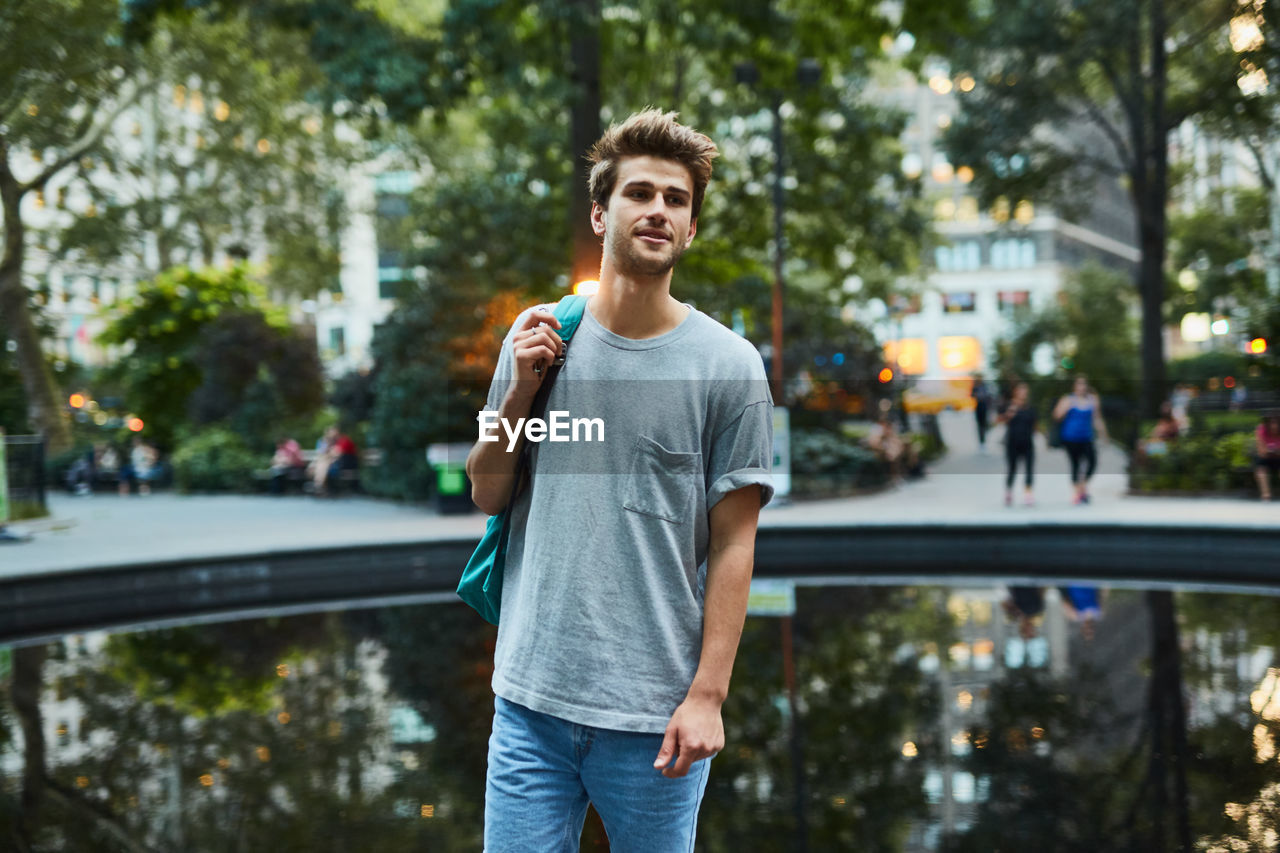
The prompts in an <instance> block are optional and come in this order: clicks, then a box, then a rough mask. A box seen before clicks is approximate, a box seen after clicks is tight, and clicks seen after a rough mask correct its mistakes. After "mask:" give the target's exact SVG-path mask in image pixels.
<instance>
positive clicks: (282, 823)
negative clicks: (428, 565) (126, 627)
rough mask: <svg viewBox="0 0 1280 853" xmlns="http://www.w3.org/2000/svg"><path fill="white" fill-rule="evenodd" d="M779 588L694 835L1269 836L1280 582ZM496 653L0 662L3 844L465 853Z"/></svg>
mask: <svg viewBox="0 0 1280 853" xmlns="http://www.w3.org/2000/svg"><path fill="white" fill-rule="evenodd" d="M1090 596H1096V603H1097V604H1098V605H1099V607H1100V611H1101V612H1100V616H1099V618H1096V619H1094V618H1090V617H1091V615H1092V614H1091V612H1090V608H1091V606H1092V604H1093V603H1094V602H1093V601H1092V600H1091V598H1090ZM1071 603H1074V604H1075V605H1076V607H1074V608H1073V607H1070V606H1069V605H1070V604H1071ZM796 605H797V606H796V612H795V615H794V617H792V619H791V620H790V621H789V623H788V622H787V621H786V620H784V619H781V618H775V617H757V616H752V617H750V618H749V619H748V621H747V625H746V629H745V632H744V635H743V640H742V647H741V650H740V652H739V656H738V661H737V666H736V669H735V673H734V681H733V687H732V690H731V692H730V697H729V700H728V702H727V703H726V704H725V707H724V717H725V727H726V734H727V738H728V743H727V746H726V748H725V750H724V751H723V752H722V753H721V754H720V755H719V756H717V757H716V759H715V760H714V761H713V764H712V775H711V781H710V783H709V786H708V791H707V796H706V800H705V803H704V805H703V808H702V813H701V820H700V830H699V838H698V844H697V849H698V850H704V851H734V853H741V851H775V850H776V851H790V850H813V851H832V850H851V851H892V850H904V851H926V850H945V851H997V850H1005V851H1026V850H1033V849H1042V850H1046V851H1048V850H1064V851H1067V850H1070V851H1076V850H1079V851H1104V850H1155V851H1161V850H1178V849H1182V847H1181V845H1183V844H1189V845H1190V846H1191V847H1193V848H1194V849H1200V850H1214V851H1218V850H1221V851H1237V850H1259V851H1261V850H1274V849H1276V844H1277V829H1278V828H1280V759H1278V758H1277V744H1280V656H1278V651H1280V599H1277V598H1271V597H1266V596H1246V595H1227V594H1214V593H1208V592H1190V591H1183V592H1172V593H1171V592H1168V591H1163V592H1146V591H1140V590H1131V589H1115V590H1092V591H1091V590H1089V589H1082V588H1070V589H1056V588H1055V589H1048V590H1040V591H1036V590H1030V589H1015V590H1013V592H1012V594H1011V592H1010V590H1009V589H1008V588H1006V587H1003V586H1000V585H998V584H996V583H994V582H993V583H992V584H991V585H989V586H984V585H981V584H978V585H971V586H966V587H963V588H961V587H952V586H942V585H938V586H896V587H895V586H865V585H860V584H859V582H858V581H857V580H856V579H847V580H846V581H843V582H833V583H832V584H830V585H825V586H821V587H802V588H800V589H799V590H797V595H796ZM1019 606H1021V608H1022V610H1019V609H1018V607H1019ZM1041 608H1043V609H1042V610H1041ZM787 632H790V639H791V640H792V642H791V643H790V648H791V650H792V661H791V662H790V663H791V664H792V666H793V667H794V673H795V680H794V684H795V690H794V695H790V694H789V691H788V689H787V686H786V680H785V678H784V671H785V668H786V664H787V663H788V662H787V661H786V660H784V648H785V647H786V646H787V643H784V641H783V639H784V633H787ZM493 640H494V629H492V628H491V627H489V626H488V625H486V624H484V623H483V622H481V621H480V620H479V619H478V618H477V617H476V616H475V615H474V614H473V613H472V612H471V611H470V610H468V609H467V608H466V607H464V606H462V605H460V604H429V605H401V606H382V607H379V608H377V609H355V608H352V609H338V610H331V611H327V612H317V613H311V614H305V615H297V616H289V617H277V618H269V619H251V620H243V621H235V622H221V623H205V624H195V625H188V626H181V627H165V628H157V629H154V630H137V631H131V632H123V631H122V632H115V633H92V634H85V635H76V636H71V637H67V638H64V639H63V640H62V641H60V642H57V643H52V644H48V645H44V646H30V647H26V648H21V649H16V650H12V651H11V652H10V654H9V655H7V656H3V657H0V672H3V671H4V670H6V669H7V670H8V672H7V673H5V674H4V676H3V677H4V679H5V680H6V681H7V683H8V688H9V689H7V690H5V691H3V692H2V693H0V849H4V850H9V849H13V850H22V849H30V850H40V851H55V850H57V851H62V850H66V851H115V850H121V851H126V850H181V851H233V850H245V851H259V850H268V851H276V850H278V851H286V850H288V851H292V850H297V851H329V850H332V851H392V850H443V851H451V850H478V849H479V848H480V841H479V839H480V828H481V820H482V805H483V791H484V772H485V750H486V740H487V737H488V731H489V722H490V718H491V715H492V694H491V692H490V690H489V678H490V675H491V667H492V652H493ZM6 661H7V663H8V665H7V666H6V665H5V663H6ZM793 709H794V711H793ZM583 848H584V849H587V850H593V849H607V842H606V841H605V840H604V838H603V833H602V831H601V830H600V827H599V825H598V822H597V821H596V820H595V819H589V820H588V823H587V827H586V829H585V831H584V841H583Z"/></svg>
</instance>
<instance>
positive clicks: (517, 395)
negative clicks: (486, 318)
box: [467, 110, 773, 853]
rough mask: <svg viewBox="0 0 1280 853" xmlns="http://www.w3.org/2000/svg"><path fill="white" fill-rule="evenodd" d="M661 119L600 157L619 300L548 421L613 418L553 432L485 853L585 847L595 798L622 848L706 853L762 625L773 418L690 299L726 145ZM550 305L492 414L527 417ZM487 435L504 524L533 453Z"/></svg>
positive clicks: (494, 763)
mask: <svg viewBox="0 0 1280 853" xmlns="http://www.w3.org/2000/svg"><path fill="white" fill-rule="evenodd" d="M675 119H676V116H675V114H674V113H666V114H664V113H662V112H661V111H658V110H649V111H646V112H642V113H638V114H636V115H633V116H631V117H630V118H629V119H627V120H626V121H625V122H623V123H622V124H621V125H615V126H614V127H611V128H610V129H609V131H608V132H607V133H605V135H604V136H603V137H602V138H601V139H600V140H599V142H597V143H596V145H595V147H594V148H593V149H592V152H591V156H590V159H591V162H592V164H593V168H592V171H591V179H590V192H591V198H592V210H591V222H592V226H593V227H594V229H595V232H596V234H597V235H599V236H600V237H601V238H602V239H603V241H604V258H603V263H602V265H601V270H600V289H599V291H598V292H597V293H596V295H595V296H593V297H592V298H591V299H590V301H589V302H588V303H587V310H586V311H585V312H584V314H583V319H582V322H581V324H580V326H579V327H578V330H577V332H576V333H575V335H574V337H573V340H572V342H571V345H570V349H571V352H570V353H569V354H568V357H567V359H566V361H565V364H564V367H563V368H562V369H561V373H560V376H559V378H558V379H557V380H556V382H555V384H554V385H553V387H552V391H551V396H550V400H549V403H548V406H547V410H548V412H552V411H557V410H558V411H567V412H569V413H570V414H571V415H573V416H574V417H578V416H584V417H589V418H599V419H601V420H602V421H603V424H604V430H603V440H602V441H600V442H598V443H585V442H579V443H573V442H567V443H565V442H561V443H554V442H550V441H543V442H540V443H538V444H536V445H535V446H534V448H533V457H532V466H533V472H534V473H533V477H532V480H531V481H530V486H529V487H528V488H527V489H525V490H524V491H523V492H522V493H520V495H519V497H518V499H517V501H516V504H515V506H514V509H513V518H512V521H513V527H512V531H513V532H512V535H511V539H510V543H509V545H508V552H507V562H506V570H505V573H504V585H503V594H502V620H501V624H500V626H499V629H498V644H497V648H496V650H495V653H494V676H493V689H494V693H495V694H496V697H497V698H496V699H495V715H494V722H493V734H492V736H491V738H490V741H489V768H488V780H487V785H486V791H485V849H486V850H489V851H495V853H497V852H498V851H501V853H508V851H538V853H545V851H562V850H563V851H571V850H577V848H578V838H579V836H580V834H581V831H582V824H583V819H584V817H585V815H586V810H587V803H588V801H590V802H591V803H593V804H594V805H595V807H596V811H597V812H598V813H599V814H600V816H601V818H602V820H603V822H604V825H605V830H606V832H607V833H608V835H609V840H610V845H611V848H612V849H613V850H615V851H646V853H662V851H668V850H669V851H677V850H679V851H687V850H689V849H691V848H692V844H693V837H694V831H695V828H696V822H697V813H698V806H699V804H700V802H701V799H702V794H703V791H704V790H705V788H706V783H707V773H708V765H709V763H710V758H711V756H713V755H714V754H715V753H716V752H718V751H719V750H720V749H721V747H723V745H724V727H723V724H722V721H721V716H720V707H721V704H722V703H723V702H724V699H725V696H726V694H727V692H728V689H729V676H730V672H731V670H732V668H733V660H734V656H735V655H736V654H737V647H738V640H739V637H740V635H741V632H742V624H743V620H744V618H745V615H746V603H747V592H748V588H749V585H750V580H751V569H752V562H753V559H754V552H755V534H756V524H757V520H758V517H759V512H760V507H761V506H762V505H763V504H765V503H766V502H768V500H769V498H770V497H771V496H772V494H773V487H772V484H771V480H770V477H769V466H770V463H771V462H772V458H773V450H772V410H773V402H772V399H771V398H770V396H769V389H768V383H767V380H766V377H765V373H764V365H763V363H762V362H761V360H760V356H759V354H758V353H757V352H756V351H755V348H754V347H752V346H751V344H749V343H748V342H747V341H745V340H743V339H742V338H741V337H739V336H738V335H736V334H734V333H733V332H731V331H729V330H728V329H726V328H725V327H724V326H722V325H720V324H719V323H717V322H716V321H714V320H712V319H711V318H710V317H708V316H706V315H705V314H703V313H702V312H700V311H697V310H695V309H693V308H692V307H691V306H689V305H685V304H682V303H680V302H679V301H677V300H676V299H674V298H673V297H672V296H671V293H670V289H671V277H672V271H673V270H674V268H675V265H676V262H677V261H678V260H679V258H680V255H681V254H682V253H683V252H684V251H685V250H686V249H687V248H688V247H689V245H690V244H691V243H692V242H693V237H694V234H695V233H696V232H697V224H698V212H699V210H700V209H701V206H702V199H703V194H704V192H705V190H706V186H707V182H708V181H709V180H710V177H711V161H712V159H713V158H714V157H715V156H716V154H717V151H716V147H715V145H714V143H712V142H711V140H710V139H708V138H707V137H705V136H703V135H702V134H700V133H697V132H695V131H693V130H691V129H690V128H687V127H684V126H682V125H680V124H678V123H677V122H676V120H675ZM558 327H559V323H558V321H556V319H555V317H554V316H553V315H552V313H551V311H550V310H549V309H548V308H547V307H546V306H542V307H539V308H535V309H531V310H529V311H526V312H525V313H524V314H522V315H521V316H520V317H519V318H518V319H517V320H516V323H515V325H514V326H513V327H512V330H511V332H510V333H509V334H508V336H507V339H506V341H505V342H504V344H503V348H502V353H501V355H500V358H499V362H498V367H497V370H496V371H495V375H494V379H493V384H492V386H491V388H490V392H489V399H488V404H487V405H488V409H489V410H490V411H493V410H496V411H497V412H498V415H499V417H500V418H501V419H503V420H505V421H506V422H507V423H510V424H515V423H516V422H517V420H518V419H519V418H522V417H526V416H528V413H529V409H530V405H531V403H532V400H533V397H534V394H535V393H536V392H537V389H538V386H539V384H540V383H541V380H542V369H543V367H544V366H545V365H547V364H549V363H550V361H551V360H552V359H553V358H554V357H555V356H556V355H557V353H558V352H559V351H560V348H561V341H560V337H559V335H557V334H556V329H557V328H558ZM517 450H518V445H517V446H516V447H515V449H514V450H509V449H508V442H506V441H505V440H504V441H500V442H492V443H488V442H486V443H477V444H476V446H475V448H474V449H473V450H472V452H471V455H470V456H469V458H468V460H467V472H468V474H469V475H470V477H471V480H472V482H473V490H472V494H473V498H474V500H475V502H476V504H477V505H478V506H479V507H480V508H481V509H483V510H484V511H485V512H488V513H490V514H496V513H498V512H500V511H501V510H502V509H503V507H504V506H506V502H507V499H508V496H509V495H510V490H511V488H512V481H513V479H514V468H515V460H516V451H517Z"/></svg>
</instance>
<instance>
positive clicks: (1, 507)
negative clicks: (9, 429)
mask: <svg viewBox="0 0 1280 853" xmlns="http://www.w3.org/2000/svg"><path fill="white" fill-rule="evenodd" d="M4 450H5V447H4V430H2V429H0V527H4V525H5V522H6V521H8V520H9V475H8V473H7V472H6V471H5V465H4Z"/></svg>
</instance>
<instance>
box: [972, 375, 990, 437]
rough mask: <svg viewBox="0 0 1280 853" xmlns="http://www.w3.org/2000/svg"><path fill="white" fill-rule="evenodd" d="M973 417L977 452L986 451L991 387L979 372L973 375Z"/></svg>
mask: <svg viewBox="0 0 1280 853" xmlns="http://www.w3.org/2000/svg"><path fill="white" fill-rule="evenodd" d="M969 395H970V396H971V397H973V417H974V419H975V420H976V421H977V422H978V452H979V453H986V452H987V428H988V426H990V423H991V421H990V409H991V388H990V387H989V386H988V385H987V381H986V380H985V379H983V378H982V374H981V373H975V374H974V375H973V389H972V390H971V391H970V392H969Z"/></svg>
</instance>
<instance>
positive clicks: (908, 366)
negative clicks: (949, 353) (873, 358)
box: [884, 338, 929, 376]
mask: <svg viewBox="0 0 1280 853" xmlns="http://www.w3.org/2000/svg"><path fill="white" fill-rule="evenodd" d="M928 351H929V349H928V344H927V343H926V342H925V340H924V338H903V339H902V340H896V341H886V342H885V345H884V361H885V364H891V365H895V366H896V367H897V369H898V371H899V372H900V373H903V374H905V375H907V376H919V375H920V374H922V373H924V372H925V371H926V370H927V369H928V367H929V358H928Z"/></svg>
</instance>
